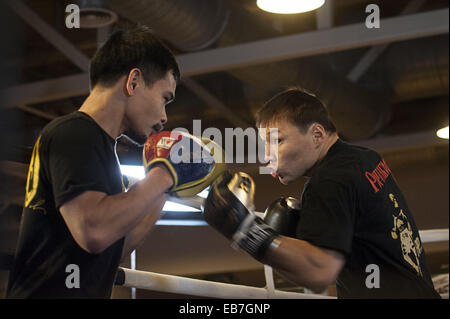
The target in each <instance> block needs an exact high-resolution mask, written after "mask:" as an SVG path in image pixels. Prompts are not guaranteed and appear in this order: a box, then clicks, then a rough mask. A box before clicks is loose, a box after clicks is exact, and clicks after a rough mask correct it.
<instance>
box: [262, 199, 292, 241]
mask: <svg viewBox="0 0 450 319" xmlns="http://www.w3.org/2000/svg"><path fill="white" fill-rule="evenodd" d="M299 219H300V200H298V199H296V198H294V197H282V198H279V199H277V200H276V201H274V202H272V203H271V204H270V205H269V206H268V207H267V208H266V211H265V212H264V221H265V222H266V223H267V224H268V225H269V226H270V227H271V228H272V229H274V230H275V231H276V232H277V233H279V234H280V235H283V236H287V237H292V238H295V237H296V229H297V224H298V221H299Z"/></svg>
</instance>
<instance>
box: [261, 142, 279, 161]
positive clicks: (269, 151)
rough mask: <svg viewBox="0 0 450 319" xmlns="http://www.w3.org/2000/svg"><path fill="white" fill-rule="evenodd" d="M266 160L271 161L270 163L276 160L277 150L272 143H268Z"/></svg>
mask: <svg viewBox="0 0 450 319" xmlns="http://www.w3.org/2000/svg"><path fill="white" fill-rule="evenodd" d="M264 160H265V162H266V163H269V164H270V162H274V161H276V152H275V150H274V147H273V146H271V145H270V143H267V144H266V150H265V154H264Z"/></svg>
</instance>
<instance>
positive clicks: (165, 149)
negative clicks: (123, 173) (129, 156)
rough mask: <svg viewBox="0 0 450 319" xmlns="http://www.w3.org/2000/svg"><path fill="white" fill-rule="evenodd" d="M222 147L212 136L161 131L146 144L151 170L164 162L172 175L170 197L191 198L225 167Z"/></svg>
mask: <svg viewBox="0 0 450 319" xmlns="http://www.w3.org/2000/svg"><path fill="white" fill-rule="evenodd" d="M222 153H223V152H222V149H221V148H220V146H219V145H217V144H216V143H214V142H212V141H211V140H209V139H205V138H198V137H195V136H193V135H190V134H188V133H185V132H177V131H172V132H170V131H162V132H159V133H156V134H153V135H151V136H150V137H149V138H148V139H147V141H146V143H145V146H144V150H143V162H144V167H145V172H146V173H148V172H149V171H150V170H151V169H152V168H153V167H154V166H155V165H156V164H158V163H162V164H164V166H165V167H166V168H167V170H168V171H169V173H170V174H171V176H172V178H173V185H172V187H171V188H170V189H169V190H168V193H169V194H170V195H171V196H176V197H191V196H194V195H196V194H197V193H199V192H201V191H202V190H203V189H205V188H206V187H208V186H209V185H210V184H211V183H212V182H213V181H214V180H215V179H216V178H217V176H218V175H219V174H221V173H222V172H223V171H224V170H225V163H224V161H223V157H222Z"/></svg>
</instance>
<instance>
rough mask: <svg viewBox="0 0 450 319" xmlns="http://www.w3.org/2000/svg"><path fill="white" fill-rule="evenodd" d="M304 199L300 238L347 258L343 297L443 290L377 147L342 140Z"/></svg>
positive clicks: (340, 288)
mask: <svg viewBox="0 0 450 319" xmlns="http://www.w3.org/2000/svg"><path fill="white" fill-rule="evenodd" d="M301 203H302V205H301V214H300V216H301V218H300V221H299V223H298V226H297V238H298V239H301V240H305V241H308V242H309V243H311V244H314V245H316V246H319V247H324V248H328V249H333V250H336V251H339V252H341V253H342V254H344V255H345V257H346V263H345V266H344V267H343V269H342V271H341V272H340V274H339V276H338V277H337V280H336V287H337V292H338V297H340V298H396V297H399V296H401V297H402V298H408V297H411V298H417V297H433V296H436V297H438V294H437V293H436V292H435V290H434V288H433V284H432V281H431V277H430V274H429V272H428V269H427V265H426V260H425V253H424V251H423V247H422V242H421V240H420V237H419V233H418V230H417V227H416V225H415V224H414V219H413V217H412V215H411V213H410V211H409V209H408V206H407V204H406V201H405V199H404V197H403V195H402V193H401V191H400V189H399V188H398V186H397V183H396V181H395V179H394V177H393V175H392V173H391V171H390V169H389V167H388V166H387V164H386V162H385V161H384V160H383V159H382V158H381V157H380V156H379V155H378V154H377V153H376V152H374V151H372V150H369V149H367V148H363V147H358V146H354V145H351V144H348V143H345V142H343V141H341V140H337V141H336V142H335V143H334V144H333V145H332V146H331V147H330V149H329V150H328V152H327V154H326V156H325V157H324V158H323V159H322V161H321V162H320V163H319V165H318V166H317V168H316V170H315V172H314V174H313V176H312V177H311V178H310V179H309V180H308V181H307V183H306V184H305V186H304V191H303V195H302V201H301ZM375 272H376V273H375ZM372 273H373V274H374V276H378V277H379V278H378V279H375V278H374V280H373V282H372V280H371V278H370V275H371V274H372Z"/></svg>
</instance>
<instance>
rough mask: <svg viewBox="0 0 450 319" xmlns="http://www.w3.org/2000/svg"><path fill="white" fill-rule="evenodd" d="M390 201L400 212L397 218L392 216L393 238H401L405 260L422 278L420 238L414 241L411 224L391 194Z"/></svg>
mask: <svg viewBox="0 0 450 319" xmlns="http://www.w3.org/2000/svg"><path fill="white" fill-rule="evenodd" d="M389 199H390V200H391V201H392V203H393V204H394V207H395V208H396V209H398V210H399V213H398V215H397V216H396V215H392V216H393V218H394V227H393V228H392V231H391V236H392V238H393V239H399V238H400V242H401V249H402V254H403V259H404V260H405V261H406V262H407V263H408V264H409V265H411V267H412V268H414V270H415V271H416V272H417V274H418V275H420V276H422V270H421V268H420V260H419V256H420V254H421V253H422V245H421V243H420V239H419V237H416V238H415V239H413V231H412V228H411V224H410V223H409V221H408V218H407V217H406V215H405V214H404V213H403V210H402V209H401V208H400V207H399V205H398V202H397V200H396V199H395V196H394V195H393V194H389Z"/></svg>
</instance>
